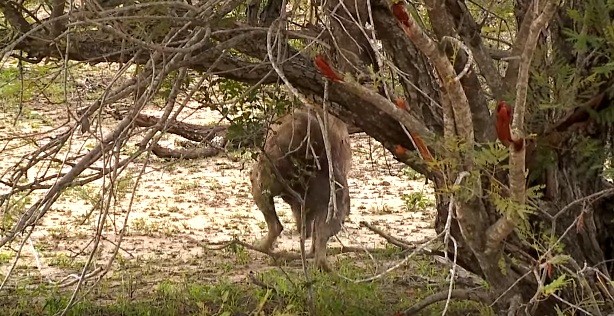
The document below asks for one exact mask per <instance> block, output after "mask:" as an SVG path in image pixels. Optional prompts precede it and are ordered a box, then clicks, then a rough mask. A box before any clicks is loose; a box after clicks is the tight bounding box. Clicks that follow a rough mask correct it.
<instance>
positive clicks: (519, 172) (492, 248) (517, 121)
mask: <svg viewBox="0 0 614 316" xmlns="http://www.w3.org/2000/svg"><path fill="white" fill-rule="evenodd" d="M556 9H557V3H555V1H549V2H548V3H547V4H546V6H545V7H544V10H543V12H541V13H540V15H539V16H538V17H537V19H535V20H534V21H533V22H532V23H531V26H530V27H529V33H528V36H527V38H526V41H525V47H524V49H523V52H522V55H521V58H520V65H519V66H520V67H519V72H518V80H517V83H516V106H515V107H514V119H513V121H512V137H513V139H522V137H523V135H522V130H523V126H524V116H525V112H526V99H527V90H528V84H529V69H530V67H531V61H532V59H533V52H534V51H535V47H536V45H537V39H538V38H539V34H540V33H541V31H542V29H543V28H544V27H545V26H546V24H547V23H548V21H550V19H551V18H552V16H553V14H554V12H556ZM510 148H513V147H510ZM525 154H526V146H523V148H522V149H521V150H514V149H511V150H510V173H509V178H510V193H511V198H512V200H513V201H514V202H515V203H518V204H519V205H520V206H524V205H525V203H526V173H525V163H526V162H525V159H526V155H525ZM521 212H522V210H521ZM516 217H517V214H504V215H503V216H502V217H501V218H499V220H497V222H496V223H495V224H493V225H492V226H491V227H489V228H488V231H487V233H488V235H487V238H488V242H487V251H489V252H496V251H497V250H498V249H499V247H500V246H501V242H502V241H503V240H504V239H505V238H507V236H508V235H509V234H511V233H512V231H513V230H514V227H515V222H514V221H515V220H516V219H517V218H516Z"/></svg>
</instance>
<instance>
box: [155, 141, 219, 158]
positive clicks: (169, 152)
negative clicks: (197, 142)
mask: <svg viewBox="0 0 614 316" xmlns="http://www.w3.org/2000/svg"><path fill="white" fill-rule="evenodd" d="M220 151H221V149H219V148H215V147H204V148H189V149H187V148H186V149H170V148H166V147H162V146H160V145H158V144H156V145H154V146H153V147H152V148H151V152H152V153H153V154H154V155H156V156H158V157H159V158H165V159H169V158H171V159H201V158H209V157H213V156H215V155H217V154H218V153H219V152H220Z"/></svg>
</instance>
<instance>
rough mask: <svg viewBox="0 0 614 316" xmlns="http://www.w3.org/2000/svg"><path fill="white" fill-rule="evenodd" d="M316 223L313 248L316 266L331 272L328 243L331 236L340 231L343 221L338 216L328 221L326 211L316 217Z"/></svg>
mask: <svg viewBox="0 0 614 316" xmlns="http://www.w3.org/2000/svg"><path fill="white" fill-rule="evenodd" d="M314 225H315V226H314V233H313V236H312V248H311V249H312V251H313V253H314V261H315V264H316V267H318V268H319V269H320V270H323V271H326V272H330V271H332V270H331V268H330V265H329V264H328V260H327V259H326V244H327V243H328V240H329V239H330V237H332V236H333V235H335V234H336V233H337V232H339V230H340V229H341V223H340V222H339V220H338V219H336V218H332V219H331V220H330V221H329V222H328V223H326V213H324V214H322V216H318V217H317V218H316V219H315V222H314Z"/></svg>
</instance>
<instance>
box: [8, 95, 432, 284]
mask: <svg viewBox="0 0 614 316" xmlns="http://www.w3.org/2000/svg"><path fill="white" fill-rule="evenodd" d="M32 107H33V110H32V111H33V112H31V113H30V114H35V115H34V117H36V115H39V116H40V117H41V118H43V120H44V121H46V122H43V123H41V119H34V120H29V121H23V120H22V122H20V123H18V124H17V125H16V126H12V125H11V124H9V123H5V124H3V126H2V127H0V138H5V137H7V136H9V135H15V134H16V133H26V132H34V131H40V130H44V129H49V126H48V125H49V124H50V125H53V124H55V123H58V122H61V121H62V120H63V119H62V116H63V114H62V113H63V112H62V111H63V110H62V109H57V108H56V109H55V110H49V107H47V106H45V107H43V106H39V107H37V106H32ZM151 113H155V112H151ZM3 115H4V114H3ZM6 118H7V117H6V116H5V117H4V118H3V119H4V121H6ZM216 118H217V115H216V114H215V113H210V112H205V111H201V112H199V114H198V115H192V116H191V117H190V118H189V119H188V120H187V121H188V122H191V123H197V124H205V123H208V122H210V121H212V120H215V119H216ZM33 122H34V123H33ZM115 123H116V122H115V121H113V120H112V119H108V120H107V121H105V122H104V124H105V125H108V127H112V126H113V124H115ZM88 138H90V140H89V141H88V142H89V143H91V142H92V140H91V137H90V136H88V135H77V136H76V137H75V138H74V144H73V146H72V149H73V151H77V150H79V148H81V145H82V144H83V143H84V142H85V141H86V139H88ZM176 139H177V137H174V136H168V137H165V139H164V142H163V144H165V145H173V143H174V141H175V140H176ZM43 142H44V141H43ZM352 142H353V143H352V147H353V154H354V156H353V169H352V172H351V176H350V180H349V181H350V194H351V215H350V217H349V218H348V220H347V221H346V225H345V231H343V232H342V233H341V234H339V236H338V237H339V240H340V241H341V242H342V243H343V244H344V245H350V246H358V247H368V248H372V247H383V246H384V245H385V241H384V240H383V239H382V238H380V237H379V236H377V235H375V234H374V233H372V232H370V231H369V230H367V229H366V228H364V227H359V222H360V221H367V222H369V223H372V224H374V225H376V226H377V227H379V228H381V229H383V230H385V231H387V232H389V233H390V234H392V235H394V236H397V237H399V238H403V239H405V240H408V241H419V240H423V239H424V238H426V237H431V236H434V230H433V229H432V227H433V212H434V210H433V208H432V206H431V207H428V208H427V209H425V210H420V209H415V210H408V209H407V207H406V206H405V203H404V201H403V200H402V199H401V196H402V195H403V194H411V193H415V192H421V193H423V195H424V196H426V197H427V198H428V199H429V200H431V201H432V200H433V197H432V194H431V188H430V186H425V185H424V181H423V180H419V181H413V180H409V178H408V176H407V175H406V173H404V172H403V168H404V166H403V165H402V164H400V163H398V162H396V161H394V160H393V159H392V156H391V155H390V154H389V153H387V152H385V151H384V150H383V149H382V147H381V146H380V145H379V144H377V143H376V142H375V141H370V140H369V138H368V137H367V136H366V135H364V134H355V135H353V136H352ZM15 144H17V143H16V142H11V143H9V146H8V147H6V148H5V149H4V150H3V152H2V155H3V159H2V162H1V165H0V175H2V174H4V173H5V171H6V168H7V167H8V166H10V164H11V163H13V162H15V161H16V159H17V158H18V157H19V156H20V155H22V154H23V153H25V152H26V151H27V150H29V149H32V148H33V147H32V146H31V145H28V146H25V147H19V146H18V148H14V147H13V146H15ZM2 147H4V144H2ZM88 148H91V145H90V147H88V146H87V145H86V146H85V147H84V149H81V150H86V149H88ZM144 162H145V159H144V158H143V159H139V160H138V161H137V162H136V163H135V164H133V165H132V166H130V167H129V168H128V172H129V175H128V176H127V177H128V178H133V181H134V179H135V178H136V175H137V174H138V172H139V171H140V170H141V168H142V167H143V163H144ZM251 163H252V161H251V160H250V159H248V158H241V157H239V158H238V159H237V158H236V157H235V158H234V159H230V158H229V156H228V155H226V154H223V155H220V156H217V157H213V158H208V159H203V160H192V161H179V162H177V161H175V162H168V161H164V160H162V159H158V158H151V159H150V161H149V163H148V164H147V167H146V169H145V170H146V171H145V173H144V175H143V177H142V178H141V179H140V185H139V186H138V189H137V190H136V192H135V194H134V195H133V196H132V195H131V194H130V192H129V191H128V192H126V194H125V195H124V196H123V197H121V200H120V202H119V203H117V204H116V205H114V206H112V207H111V211H112V213H111V214H109V216H108V219H107V225H106V229H105V232H104V237H105V238H104V239H103V240H102V241H101V246H100V248H101V250H99V252H97V256H96V258H95V259H96V260H94V261H95V262H96V263H97V264H103V263H104V262H105V260H106V259H108V257H109V254H110V251H111V250H112V249H113V248H114V242H113V241H114V240H116V238H117V234H118V232H119V231H120V230H121V229H122V227H123V221H124V218H125V216H126V213H127V210H128V208H129V205H130V199H131V198H133V201H132V206H131V210H130V215H129V219H128V227H127V228H126V229H127V234H126V236H125V238H124V240H123V242H122V243H121V250H120V252H119V256H121V257H122V258H123V259H125V260H127V261H128V262H147V260H158V261H160V260H162V261H164V262H165V264H167V266H168V267H169V269H170V270H171V271H172V270H173V268H178V267H181V266H183V265H193V266H195V267H196V268H197V269H201V270H202V269H209V270H210V271H211V272H212V274H214V275H215V274H216V269H217V268H216V265H215V261H216V258H217V257H218V256H228V254H227V253H226V252H224V251H219V250H217V251H215V250H209V249H205V248H203V247H201V246H199V245H198V244H197V243H206V244H216V243H222V242H225V241H229V240H232V239H233V238H240V239H242V240H245V241H253V240H255V239H256V238H259V237H260V236H262V235H263V234H265V233H266V227H265V225H264V219H263V217H262V215H261V213H260V212H259V211H258V210H257V208H256V206H255V204H254V203H253V201H252V200H251V195H250V191H249V190H250V185H249V176H248V173H249V170H250V167H251ZM100 185H101V182H96V183H94V184H91V185H88V186H86V187H84V188H81V189H70V190H67V192H66V193H65V194H64V195H63V197H62V198H61V199H60V200H59V201H57V202H56V203H55V204H54V206H53V208H52V209H51V211H50V212H49V213H47V214H46V215H45V217H44V219H43V221H42V223H41V225H39V226H38V227H37V228H36V230H35V232H34V233H33V234H32V238H31V241H32V244H31V245H30V244H29V243H26V247H24V250H23V253H22V261H21V263H20V265H19V266H20V267H21V268H22V269H23V270H26V271H30V272H29V273H27V274H28V275H29V276H34V277H35V278H37V276H38V277H44V278H46V279H50V280H58V279H60V278H62V277H64V276H66V275H67V274H68V273H74V272H77V271H78V270H77V269H76V268H75V267H74V266H71V264H70V262H85V260H86V259H87V256H88V255H89V252H90V250H91V245H92V244H91V240H92V237H93V236H94V235H95V227H96V222H97V218H98V217H97V216H98V213H97V212H95V213H94V214H93V216H91V217H90V219H89V220H88V221H86V222H85V223H82V224H80V223H79V222H80V221H81V219H82V218H83V215H84V214H86V213H87V212H88V211H90V210H91V208H92V205H91V204H90V202H88V196H90V197H91V196H95V194H96V192H97V189H98V187H99V186H100ZM0 189H1V191H2V193H4V192H6V191H5V190H6V187H0ZM276 201H277V209H278V212H279V214H280V217H281V220H282V222H283V223H284V224H285V228H286V229H285V230H284V232H283V234H282V236H281V237H280V239H279V242H278V249H287V250H290V249H293V250H297V249H299V236H298V234H297V232H296V229H295V225H294V223H293V222H292V217H291V214H290V210H289V208H288V207H287V206H286V205H285V204H284V203H283V202H282V201H281V200H279V199H278V200H276ZM0 213H1V212H0ZM32 246H33V247H32ZM329 246H330V247H339V246H340V244H339V241H337V240H331V242H330V243H329ZM17 247H18V244H13V245H11V248H12V249H16V248H17ZM34 249H36V251H34ZM0 252H2V253H4V254H11V253H13V252H12V251H11V250H10V249H9V248H7V247H5V248H4V249H0ZM58 254H64V255H61V256H58ZM36 256H38V259H39V260H38V263H37V260H35V259H36V258H35V257H36ZM338 256H344V255H338ZM249 257H250V260H249V262H248V263H247V264H245V265H243V266H241V268H240V269H238V270H236V271H234V272H235V274H236V275H241V274H244V273H245V271H248V270H254V269H258V268H260V267H266V266H267V262H268V261H267V260H265V257H264V256H263V255H260V254H255V253H252V252H250V254H249ZM58 258H64V259H62V260H67V261H68V262H69V264H64V265H63V264H58V260H59V259H58ZM334 260H335V259H332V261H333V262H334ZM8 267H9V263H8V262H5V263H0V274H2V275H4V274H5V273H6V272H7V270H8Z"/></svg>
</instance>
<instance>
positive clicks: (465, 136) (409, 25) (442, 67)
mask: <svg viewBox="0 0 614 316" xmlns="http://www.w3.org/2000/svg"><path fill="white" fill-rule="evenodd" d="M396 5H399V4H396ZM401 5H402V4H401ZM403 10H405V9H404V8H403ZM406 14H407V13H406ZM397 18H399V17H398V16H397ZM399 22H400V25H401V28H402V29H403V31H405V34H407V36H408V37H409V39H410V40H411V41H412V42H413V43H414V45H416V47H418V49H420V51H421V52H422V53H423V54H424V55H426V57H427V58H428V59H429V60H430V61H431V62H432V63H433V64H434V66H435V68H436V69H437V73H438V74H439V77H440V79H441V82H442V85H443V90H444V95H443V97H445V98H447V99H448V102H447V103H448V104H449V105H450V106H451V108H452V111H453V113H454V117H453V118H450V119H452V120H453V121H454V123H455V124H454V125H455V127H456V131H451V130H447V131H444V135H445V132H447V133H452V134H450V135H447V136H452V137H454V136H458V137H459V138H460V139H461V140H462V141H463V142H464V143H465V144H466V145H467V146H468V147H470V148H471V147H473V143H474V134H473V119H472V117H471V108H470V107H469V101H468V100H467V96H466V95H465V92H464V91H463V88H462V86H461V84H460V82H459V80H458V79H456V72H455V70H454V67H453V66H452V64H451V63H450V61H449V60H448V57H447V56H446V54H445V53H443V52H442V51H441V50H440V49H439V48H438V47H437V45H436V44H435V42H434V41H433V40H431V38H429V37H428V35H426V34H425V33H424V31H423V30H422V29H421V28H420V26H419V25H418V24H417V23H416V21H415V20H414V18H413V17H412V16H411V15H407V19H406V20H405V21H399ZM445 103H446V102H444V106H445ZM444 113H445V111H444ZM444 121H445V117H444ZM470 161H471V160H470V158H469V157H467V159H466V161H465V162H464V164H465V167H466V168H468V169H469V170H470V169H471V168H472V163H471V162H470Z"/></svg>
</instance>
